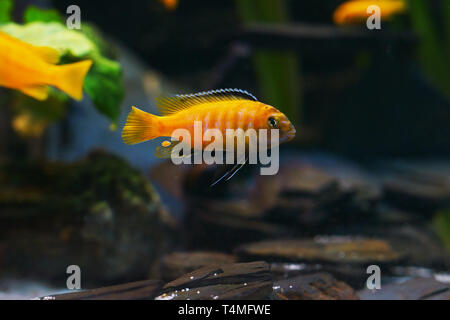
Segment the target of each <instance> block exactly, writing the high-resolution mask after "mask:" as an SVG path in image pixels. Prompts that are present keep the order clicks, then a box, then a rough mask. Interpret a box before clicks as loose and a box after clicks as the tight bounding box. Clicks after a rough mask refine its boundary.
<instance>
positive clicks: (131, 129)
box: [122, 89, 295, 186]
mask: <svg viewBox="0 0 450 320" xmlns="http://www.w3.org/2000/svg"><path fill="white" fill-rule="evenodd" d="M157 105H158V108H159V110H160V112H161V113H162V116H156V115H153V114H150V113H147V112H144V111H142V110H139V109H137V108H135V107H132V110H131V112H130V114H129V115H128V118H127V122H126V124H125V126H124V128H123V131H122V139H123V141H124V142H125V143H126V144H135V143H140V142H144V141H147V140H151V139H155V138H157V137H171V136H172V133H173V132H174V131H175V130H176V129H186V130H187V131H188V132H189V134H190V136H191V137H192V136H193V137H194V139H191V140H190V141H189V142H188V143H185V145H187V146H188V147H190V148H191V149H194V152H196V151H199V149H200V148H199V147H200V146H196V145H195V140H196V137H195V131H196V130H195V129H194V128H195V125H194V122H197V121H200V123H201V127H202V131H204V132H206V130H208V129H218V130H219V132H220V133H221V134H222V141H223V142H224V143H225V145H224V146H219V147H218V148H217V151H228V149H227V147H226V141H227V129H234V130H238V129H242V130H241V133H242V132H245V133H246V132H249V130H248V129H254V130H255V131H256V136H254V137H255V138H256V139H257V140H256V141H255V140H250V138H249V136H245V140H244V141H245V148H248V147H251V144H250V141H254V142H257V141H258V138H259V129H266V130H267V133H268V135H267V136H268V137H267V142H268V147H269V148H270V147H272V146H274V145H275V144H279V143H280V142H285V141H289V140H291V139H292V138H294V136H295V128H294V126H293V125H292V124H291V122H290V121H289V119H288V118H287V117H286V116H285V115H284V114H283V113H281V112H280V111H279V110H277V109H275V108H274V107H272V106H269V105H267V104H264V103H262V102H259V101H257V99H256V98H255V97H254V96H253V95H251V94H250V93H248V92H246V91H243V90H239V89H221V90H212V91H208V92H201V93H196V94H191V95H176V96H172V97H163V98H160V99H158V100H157ZM272 129H277V130H278V133H279V140H278V141H275V142H274V141H270V140H271V137H272V132H271V130H272ZM216 131H217V130H216ZM237 132H239V131H237ZM224 137H225V140H224ZM235 137H236V136H235ZM201 138H203V137H201ZM269 141H270V142H269ZM214 142H215V140H214ZM259 142H260V141H259ZM179 143H184V141H183V140H182V139H180V141H175V143H170V142H169V141H164V142H163V143H162V144H161V146H158V147H157V148H156V151H155V155H156V156H157V157H160V158H168V157H171V156H173V154H172V150H173V148H174V147H175V146H176V145H178V144H179ZM201 143H202V145H201V149H203V150H204V149H205V147H206V146H207V145H209V144H207V143H206V142H205V141H203V139H202V141H201ZM257 143H258V142H257ZM233 147H234V149H233V150H236V147H237V144H234V143H233ZM247 151H251V149H246V152H245V153H244V155H242V154H240V155H239V156H238V157H239V159H237V158H236V160H237V161H236V162H234V164H232V166H231V167H230V169H228V167H227V166H226V165H225V166H223V167H222V168H225V170H218V171H216V175H215V176H216V177H215V178H214V180H215V181H214V182H213V183H212V184H211V186H213V185H215V184H216V183H218V182H220V181H222V180H229V179H231V178H232V177H233V176H234V175H235V174H236V172H237V171H239V170H240V168H242V166H244V165H245V163H246V162H247V160H248V158H249V153H248V152H247ZM190 154H192V153H190ZM176 156H178V155H176ZM183 156H184V153H183ZM220 171H222V172H221V173H219V172H220ZM218 173H219V174H218Z"/></svg>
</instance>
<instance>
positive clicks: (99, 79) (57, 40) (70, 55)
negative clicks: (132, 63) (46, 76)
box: [0, 22, 124, 123]
mask: <svg viewBox="0 0 450 320" xmlns="http://www.w3.org/2000/svg"><path fill="white" fill-rule="evenodd" d="M0 30H2V31H4V32H6V33H8V34H10V35H12V36H14V37H16V38H19V39H21V40H23V41H25V42H28V43H31V44H33V45H36V46H45V47H52V48H54V49H56V50H58V51H59V52H60V56H61V63H72V62H76V61H81V60H85V59H91V60H92V61H93V62H94V64H93V66H92V67H91V70H90V71H89V73H88V74H87V76H86V78H85V81H84V89H85V91H86V93H87V95H88V96H89V97H90V98H91V100H92V101H93V103H94V105H95V107H96V109H97V110H98V111H99V112H100V113H102V114H104V115H106V116H107V117H108V118H110V119H111V120H112V121H113V122H114V123H116V122H117V120H118V117H119V114H120V103H121V102H122V99H123V96H124V89H123V85H122V68H121V66H120V64H119V63H118V62H117V61H115V60H112V59H108V58H106V57H104V56H103V55H102V53H101V51H100V49H99V46H98V45H97V43H95V42H94V41H92V40H91V39H95V37H91V38H90V37H87V36H86V35H85V34H83V33H82V32H79V31H76V30H70V29H67V28H66V27H65V26H64V25H62V24H61V23H58V22H32V23H28V24H26V25H18V24H15V23H8V24H5V25H2V26H0ZM90 30H91V32H92V33H95V31H93V30H94V29H90ZM99 38H100V37H99ZM103 46H105V44H103V45H102V47H103Z"/></svg>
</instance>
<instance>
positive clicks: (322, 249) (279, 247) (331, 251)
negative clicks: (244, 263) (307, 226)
mask: <svg viewBox="0 0 450 320" xmlns="http://www.w3.org/2000/svg"><path fill="white" fill-rule="evenodd" d="M236 253H237V254H238V255H239V256H240V257H242V258H247V259H264V260H268V261H280V262H286V261H295V262H309V263H313V262H315V263H330V264H339V263H345V264H366V263H392V262H397V261H398V260H400V258H401V257H402V256H401V254H399V253H398V252H396V251H395V250H394V249H392V248H391V246H390V244H389V243H388V242H386V241H383V240H379V239H366V238H358V237H342V236H334V237H316V238H314V239H297V240H273V241H261V242H255V243H250V244H246V245H243V246H241V247H238V248H237V249H236Z"/></svg>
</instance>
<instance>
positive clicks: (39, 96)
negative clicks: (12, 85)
mask: <svg viewBox="0 0 450 320" xmlns="http://www.w3.org/2000/svg"><path fill="white" fill-rule="evenodd" d="M19 90H20V91H21V92H22V93H24V94H26V95H27V96H30V97H32V98H34V99H36V100H39V101H43V100H46V99H47V98H48V86H46V85H32V86H27V87H23V88H20V89H19Z"/></svg>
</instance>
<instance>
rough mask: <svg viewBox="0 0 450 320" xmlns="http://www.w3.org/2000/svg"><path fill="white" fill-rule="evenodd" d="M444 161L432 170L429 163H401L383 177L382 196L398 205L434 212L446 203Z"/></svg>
mask: <svg viewBox="0 0 450 320" xmlns="http://www.w3.org/2000/svg"><path fill="white" fill-rule="evenodd" d="M448 172H449V167H448V165H447V166H446V167H444V168H441V167H437V168H434V170H433V165H432V164H422V165H421V166H418V165H415V166H414V165H413V166H411V165H410V166H401V167H400V168H397V171H396V172H395V173H392V174H390V175H389V176H387V177H386V178H385V182H384V185H383V192H384V197H385V199H386V201H387V202H389V203H392V204H393V205H395V206H398V207H399V208H402V209H406V210H411V211H415V212H421V213H424V214H427V215H431V214H434V213H435V212H436V211H437V210H438V209H442V208H446V207H448V206H449V205H450V174H449V173H448Z"/></svg>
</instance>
